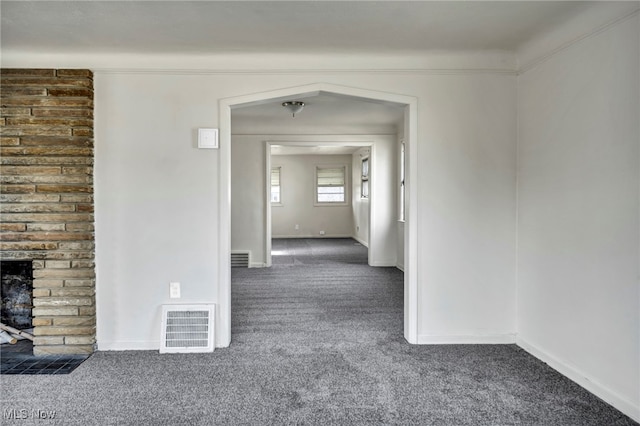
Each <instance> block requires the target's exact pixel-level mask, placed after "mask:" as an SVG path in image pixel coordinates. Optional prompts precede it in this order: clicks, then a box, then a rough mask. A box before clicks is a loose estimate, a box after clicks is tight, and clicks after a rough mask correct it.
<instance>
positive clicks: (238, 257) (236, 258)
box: [231, 251, 249, 268]
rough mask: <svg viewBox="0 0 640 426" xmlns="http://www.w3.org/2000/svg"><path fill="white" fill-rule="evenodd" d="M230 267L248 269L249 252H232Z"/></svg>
mask: <svg viewBox="0 0 640 426" xmlns="http://www.w3.org/2000/svg"><path fill="white" fill-rule="evenodd" d="M231 267H232V268H248V267H249V252H248V251H232V252H231Z"/></svg>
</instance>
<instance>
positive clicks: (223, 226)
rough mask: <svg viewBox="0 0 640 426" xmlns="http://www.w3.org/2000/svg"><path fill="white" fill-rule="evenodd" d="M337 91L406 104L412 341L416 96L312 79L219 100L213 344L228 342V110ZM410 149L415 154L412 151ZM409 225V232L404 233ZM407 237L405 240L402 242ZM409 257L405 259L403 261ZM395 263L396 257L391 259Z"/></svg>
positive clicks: (409, 333) (413, 326)
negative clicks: (217, 209) (216, 276)
mask: <svg viewBox="0 0 640 426" xmlns="http://www.w3.org/2000/svg"><path fill="white" fill-rule="evenodd" d="M322 92H327V93H336V94H340V95H345V96H353V97H357V98H364V99H373V100H380V101H386V102H394V103H397V104H401V105H405V108H406V112H405V116H406V115H407V114H408V117H407V119H408V121H409V132H408V136H409V137H408V140H409V144H408V145H407V146H408V147H409V152H410V154H409V165H410V168H409V182H408V184H407V193H408V195H409V198H408V200H409V201H412V202H410V203H409V208H408V209H407V210H408V211H407V213H408V216H407V222H406V226H407V228H406V229H407V234H408V235H409V238H408V239H405V244H406V248H405V268H406V269H407V271H408V273H406V274H405V307H404V309H405V314H404V336H405V339H407V341H408V342H409V343H417V340H418V339H417V329H418V309H417V305H418V293H417V290H418V281H417V280H418V273H417V265H418V261H417V259H418V257H417V247H418V241H417V232H416V228H417V226H416V225H417V203H416V200H417V185H415V184H411V183H412V182H417V179H416V175H417V155H415V152H416V150H417V140H418V139H417V136H418V123H417V118H418V114H417V107H418V100H417V98H416V97H415V96H407V95H401V94H395V93H387V92H379V91H374V90H369V89H361V88H356V87H349V86H339V85H335V84H328V83H315V84H309V85H304V86H297V87H289V88H285V89H279V90H273V91H267V92H259V93H252V94H247V95H242V96H236V97H231V98H225V99H220V100H219V112H218V113H219V127H220V149H219V167H218V170H219V173H220V176H219V196H220V200H219V205H220V221H219V224H218V225H219V227H218V230H219V238H218V262H219V273H218V301H217V302H218V306H219V309H218V310H217V311H218V318H217V321H216V339H217V340H216V347H221V346H229V344H231V265H230V262H231V260H230V253H231V230H230V229H231V109H232V108H236V107H238V106H241V105H242V106H247V105H256V104H261V103H265V102H274V101H277V100H286V99H288V98H290V97H303V96H305V95H308V94H315V93H322ZM411 153H414V154H413V155H412V154H411ZM409 229H411V230H412V232H409ZM407 240H408V241H407ZM407 259H408V261H407ZM394 263H395V261H394Z"/></svg>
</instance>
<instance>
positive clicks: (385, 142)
mask: <svg viewBox="0 0 640 426" xmlns="http://www.w3.org/2000/svg"><path fill="white" fill-rule="evenodd" d="M268 141H271V142H273V141H278V142H284V143H286V142H302V143H309V144H313V143H318V144H321V143H343V144H345V145H349V143H359V144H371V146H372V147H373V152H374V153H375V154H374V156H373V157H372V162H371V170H372V173H373V174H372V180H371V185H372V187H371V192H372V193H373V194H374V195H373V197H372V199H371V203H372V206H371V208H372V209H374V210H375V214H373V218H372V222H371V229H373V231H372V232H371V235H372V239H370V241H368V242H369V250H370V252H369V263H370V264H371V265H372V266H395V265H396V252H397V250H396V245H397V242H396V241H397V224H396V223H397V213H396V212H397V205H396V192H397V191H396V183H397V182H396V149H397V145H396V136H395V135H332V136H326V135H322V136H321V135H235V136H233V137H232V143H231V250H238V251H250V252H251V264H252V265H251V266H253V267H260V266H265V265H266V264H267V256H268V253H266V247H267V241H266V234H267V232H266V226H267V224H266V208H265V206H266V200H267V198H266V188H267V182H266V176H267V172H266V154H267V148H266V143H267V142H268ZM280 157H285V156H273V157H272V161H271V162H272V164H273V165H276V164H278V163H279V161H280V160H279V159H280ZM310 157H314V156H310ZM315 157H317V156H315ZM312 160H313V158H312ZM285 161H286V160H285ZM342 161H345V164H347V165H351V163H352V158H351V156H350V155H349V156H346V157H345V158H344V159H343V160H342ZM316 164H317V163H316V161H315V160H314V161H311V160H309V161H308V162H307V167H308V168H309V169H310V170H311V172H312V173H311V175H310V176H311V179H310V180H308V182H307V183H306V185H307V186H308V187H309V190H308V194H310V195H311V196H313V190H314V186H313V185H314V184H313V178H314V175H313V169H314V168H315V165H316ZM348 173H351V171H349V172H348ZM286 174H287V173H286V172H285V171H284V169H283V179H288V178H287V176H286ZM306 178H309V176H307V177H306ZM306 178H305V179H306ZM354 190H356V191H358V194H359V187H358V188H355V189H354ZM287 192H289V189H287V188H286V187H285V188H283V199H286V197H287V195H286V194H287ZM350 192H351V191H350ZM312 201H313V200H312V199H310V200H308V201H306V203H307V204H310V203H312ZM285 204H286V203H285ZM350 204H351V201H350ZM270 208H271V207H270ZM285 208H286V206H285ZM278 209H282V207H273V208H271V210H272V215H274V217H272V223H273V225H274V228H273V229H272V231H273V235H274V236H276V237H277V236H292V235H291V234H290V233H289V231H291V230H292V229H293V228H294V225H295V224H296V223H290V222H289V221H290V220H294V219H292V218H294V217H299V218H300V222H299V223H298V224H299V225H300V236H318V237H319V236H320V234H319V231H320V230H321V229H315V227H317V226H319V225H318V223H317V222H316V224H314V220H315V219H314V220H311V219H309V220H307V219H306V218H304V217H302V216H303V215H309V214H310V213H309V212H308V211H304V212H293V211H288V212H287V213H286V215H287V217H286V218H283V217H279V216H278V215H279V214H280V212H278ZM319 209H323V210H328V209H338V210H336V212H335V213H330V215H331V216H332V217H334V218H335V217H336V215H339V214H343V213H344V214H345V216H344V217H342V218H341V219H340V220H341V221H343V222H345V221H346V222H347V224H346V226H340V227H337V228H333V226H334V225H337V224H328V223H327V222H326V221H325V222H320V223H323V224H324V226H325V227H327V229H324V231H325V232H326V233H325V236H354V218H353V212H352V210H351V209H352V207H351V205H349V206H347V207H344V208H343V207H337V206H334V207H321V208H319ZM311 215H312V216H313V215H315V213H311ZM330 226H331V228H329V227H330ZM284 227H287V228H291V229H289V231H285V230H283V228H284ZM312 230H313V235H312V234H311V232H312ZM293 231H294V232H295V230H294V229H293ZM294 235H295V234H294Z"/></svg>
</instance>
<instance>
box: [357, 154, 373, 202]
mask: <svg viewBox="0 0 640 426" xmlns="http://www.w3.org/2000/svg"><path fill="white" fill-rule="evenodd" d="M365 163H366V164H367V168H366V171H365V167H364V166H365ZM360 171H361V173H360V175H361V176H360V198H363V199H365V200H368V199H369V194H370V193H371V185H370V184H369V176H371V160H369V157H364V158H363V159H362V160H361V162H360ZM365 182H366V188H367V193H366V194H365V191H364V188H365Z"/></svg>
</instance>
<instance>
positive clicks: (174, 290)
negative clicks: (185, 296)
mask: <svg viewBox="0 0 640 426" xmlns="http://www.w3.org/2000/svg"><path fill="white" fill-rule="evenodd" d="M169 297H171V298H172V299H179V298H180V283H177V282H172V283H169Z"/></svg>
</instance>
